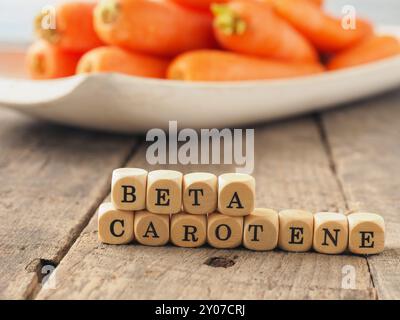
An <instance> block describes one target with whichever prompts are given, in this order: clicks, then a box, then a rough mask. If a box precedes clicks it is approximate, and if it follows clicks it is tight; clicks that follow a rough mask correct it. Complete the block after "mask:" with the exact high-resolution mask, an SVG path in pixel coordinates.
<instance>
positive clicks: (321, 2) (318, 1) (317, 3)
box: [308, 0, 324, 7]
mask: <svg viewBox="0 0 400 320" xmlns="http://www.w3.org/2000/svg"><path fill="white" fill-rule="evenodd" d="M308 1H311V2H313V3H314V4H316V5H317V6H319V7H321V6H322V5H323V4H324V1H323V0H308Z"/></svg>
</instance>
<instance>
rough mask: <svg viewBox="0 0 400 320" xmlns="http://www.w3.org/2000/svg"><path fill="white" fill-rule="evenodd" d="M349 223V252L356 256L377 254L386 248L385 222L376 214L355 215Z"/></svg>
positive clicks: (350, 216) (351, 215)
mask: <svg viewBox="0 0 400 320" xmlns="http://www.w3.org/2000/svg"><path fill="white" fill-rule="evenodd" d="M347 219H348V221H349V250H350V252H352V253H355V254H377V253H380V252H382V251H383V250H384V248H385V222H384V220H383V218H382V217H381V216H380V215H378V214H376V213H367V212H360V213H353V214H350V215H349V216H348V217H347Z"/></svg>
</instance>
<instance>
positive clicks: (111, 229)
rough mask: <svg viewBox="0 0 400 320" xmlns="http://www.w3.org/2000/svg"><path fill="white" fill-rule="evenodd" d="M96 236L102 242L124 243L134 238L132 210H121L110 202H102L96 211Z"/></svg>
mask: <svg viewBox="0 0 400 320" xmlns="http://www.w3.org/2000/svg"><path fill="white" fill-rule="evenodd" d="M97 222H98V229H97V230H98V237H99V240H100V241H101V242H103V243H108V244H125V243H129V242H131V241H132V240H133V239H134V232H133V223H134V213H133V211H121V210H118V209H116V208H115V207H114V206H113V204H112V203H110V202H107V203H103V204H102V205H101V206H100V207H99V211H98V220H97Z"/></svg>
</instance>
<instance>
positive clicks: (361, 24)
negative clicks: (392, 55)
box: [273, 0, 373, 53]
mask: <svg viewBox="0 0 400 320" xmlns="http://www.w3.org/2000/svg"><path fill="white" fill-rule="evenodd" d="M273 3H274V8H275V10H276V11H277V12H278V14H279V15H280V16H281V17H283V18H284V19H285V20H287V21H288V22H289V23H291V24H292V25H293V26H294V27H295V28H296V29H297V30H299V31H300V32H301V33H302V34H303V35H304V36H306V37H307V38H308V39H309V40H310V41H311V42H312V43H313V44H314V46H315V47H316V48H317V49H318V50H320V51H321V52H324V53H334V52H338V51H341V50H344V49H346V48H350V47H351V46H354V45H355V44H356V43H357V42H360V41H362V40H363V39H364V38H366V37H368V36H370V35H372V33H373V30H372V26H371V24H370V23H369V22H367V21H365V20H362V19H357V20H356V23H355V25H356V27H355V29H345V28H343V26H342V20H341V19H336V18H333V17H331V16H329V15H327V14H325V13H324V12H323V11H322V10H321V8H319V6H317V5H315V4H313V3H312V2H310V1H308V0H273Z"/></svg>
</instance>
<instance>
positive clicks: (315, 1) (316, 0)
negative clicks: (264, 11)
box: [260, 0, 324, 7]
mask: <svg viewBox="0 0 400 320" xmlns="http://www.w3.org/2000/svg"><path fill="white" fill-rule="evenodd" d="M260 1H262V2H267V3H269V4H274V2H275V1H278V0H260ZM307 1H310V2H312V3H313V4H315V5H317V6H318V7H322V5H323V4H324V0H307Z"/></svg>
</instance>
